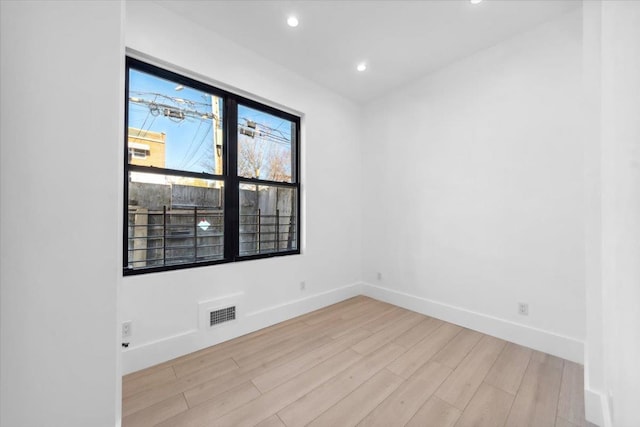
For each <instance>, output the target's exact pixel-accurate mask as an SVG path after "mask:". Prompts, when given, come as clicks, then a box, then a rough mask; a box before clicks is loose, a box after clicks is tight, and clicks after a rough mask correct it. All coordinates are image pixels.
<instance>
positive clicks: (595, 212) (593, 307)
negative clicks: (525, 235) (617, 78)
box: [582, 1, 606, 426]
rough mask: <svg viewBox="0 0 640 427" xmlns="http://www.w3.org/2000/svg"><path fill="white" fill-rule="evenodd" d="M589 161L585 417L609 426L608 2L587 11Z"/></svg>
mask: <svg viewBox="0 0 640 427" xmlns="http://www.w3.org/2000/svg"><path fill="white" fill-rule="evenodd" d="M582 11H583V15H582V16H583V23H582V34H583V36H582V43H583V48H582V51H583V82H584V93H585V102H584V114H585V119H584V123H583V126H582V129H583V134H584V137H583V140H584V153H585V156H584V159H585V174H584V177H585V210H584V213H585V257H586V258H585V267H586V270H585V305H586V314H587V315H586V319H585V320H586V323H585V328H586V335H585V348H584V373H585V375H584V382H585V385H584V386H585V413H586V417H587V419H588V420H589V421H591V422H593V423H595V424H597V425H600V426H604V425H605V421H604V413H603V412H604V411H603V408H602V403H603V402H604V401H605V399H604V396H605V395H606V394H605V390H606V388H605V379H604V375H605V373H604V333H603V321H602V319H603V306H602V304H603V301H602V165H601V164H602V148H601V121H602V99H601V98H602V96H601V91H602V84H601V81H602V72H601V71H602V55H601V45H602V43H601V40H602V34H601V33H602V16H601V15H602V3H601V2H600V1H589V2H584V4H583V6H582Z"/></svg>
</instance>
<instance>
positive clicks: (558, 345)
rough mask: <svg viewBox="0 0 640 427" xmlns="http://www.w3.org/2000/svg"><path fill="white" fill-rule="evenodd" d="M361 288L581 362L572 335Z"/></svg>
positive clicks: (372, 287)
mask: <svg viewBox="0 0 640 427" xmlns="http://www.w3.org/2000/svg"><path fill="white" fill-rule="evenodd" d="M362 288H363V294H364V295H366V296H369V297H371V298H375V299H378V300H380V301H384V302H388V303H390V304H394V305H397V306H399V307H403V308H406V309H408V310H412V311H416V312H418V313H422V314H425V315H428V316H431V317H435V318H438V319H441V320H445V321H447V322H451V323H454V324H456V325H460V326H464V327H466V328H469V329H473V330H476V331H479V332H482V333H485V334H487V335H492V336H494V337H497V338H501V339H503V340H506V341H510V342H513V343H516V344H520V345H523V346H526V347H530V348H533V349H535V350H539V351H542V352H545V353H548V354H552V355H554V356H558V357H561V358H563V359H567V360H571V361H573V362H576V363H581V364H582V363H583V362H584V343H583V342H582V341H580V340H577V339H575V338H571V337H567V336H563V335H559V334H556V333H553V332H550V331H545V330H542V329H537V328H533V327H530V326H527V325H522V324H519V323H515V322H512V321H509V320H505V319H500V318H498V317H494V316H489V315H487V314H483V313H478V312H474V311H470V310H467V309H464V308H461V307H456V306H452V305H449V304H444V303H441V302H438V301H433V300H430V299H427V298H422V297H418V296H415V295H410V294H407V293H404V292H397V291H394V290H391V289H388V288H383V287H380V286H375V285H371V284H368V283H364V284H363V286H362Z"/></svg>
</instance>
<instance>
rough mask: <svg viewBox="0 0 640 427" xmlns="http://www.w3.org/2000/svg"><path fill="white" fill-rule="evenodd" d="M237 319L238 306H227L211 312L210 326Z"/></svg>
mask: <svg viewBox="0 0 640 427" xmlns="http://www.w3.org/2000/svg"><path fill="white" fill-rule="evenodd" d="M235 319H236V307H235V306H232V307H226V308H221V309H219V310H212V311H210V312H209V327H212V326H215V325H219V324H220V323H224V322H230V321H231V320H235Z"/></svg>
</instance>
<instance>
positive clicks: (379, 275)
mask: <svg viewBox="0 0 640 427" xmlns="http://www.w3.org/2000/svg"><path fill="white" fill-rule="evenodd" d="M378 280H382V273H380V272H378Z"/></svg>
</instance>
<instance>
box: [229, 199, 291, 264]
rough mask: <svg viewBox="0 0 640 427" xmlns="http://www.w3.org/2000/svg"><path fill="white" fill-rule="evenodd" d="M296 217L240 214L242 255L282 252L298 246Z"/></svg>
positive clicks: (257, 213) (278, 213) (260, 213)
mask: <svg viewBox="0 0 640 427" xmlns="http://www.w3.org/2000/svg"><path fill="white" fill-rule="evenodd" d="M295 220H296V217H295V215H293V214H290V215H281V214H280V210H279V209H276V213H275V214H262V211H261V209H258V210H257V212H256V213H254V214H240V251H239V252H240V255H255V254H262V253H269V252H281V251H288V250H292V249H295V248H296V247H297V238H296V237H297V236H296V232H297V227H296V222H295Z"/></svg>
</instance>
